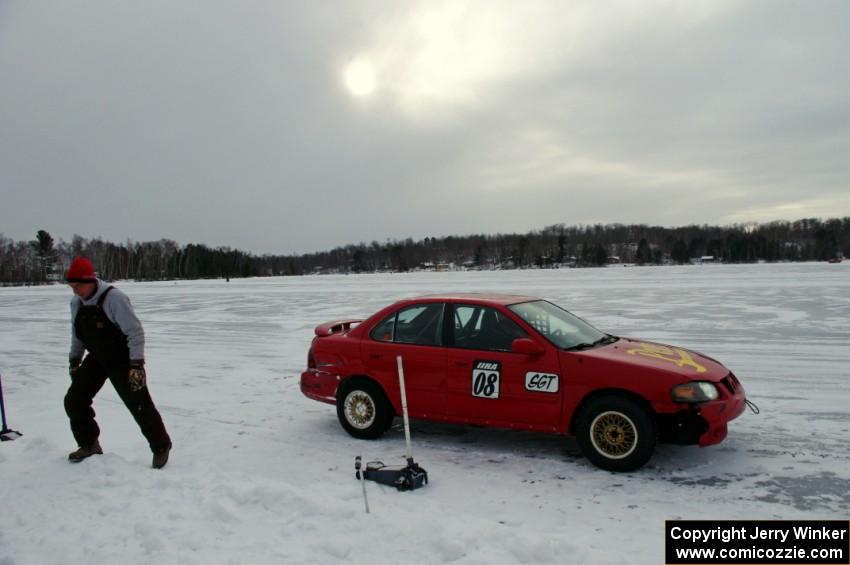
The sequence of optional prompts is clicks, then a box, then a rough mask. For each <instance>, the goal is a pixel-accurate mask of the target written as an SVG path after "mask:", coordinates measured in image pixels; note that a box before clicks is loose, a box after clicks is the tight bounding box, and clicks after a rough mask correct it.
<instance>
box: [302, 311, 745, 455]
mask: <svg viewBox="0 0 850 565" xmlns="http://www.w3.org/2000/svg"><path fill="white" fill-rule="evenodd" d="M315 333H316V336H315V337H314V338H313V342H312V345H311V346H310V352H309V354H308V356H307V370H306V371H304V372H303V373H302V374H301V391H302V392H303V393H304V394H305V395H306V396H308V397H309V398H312V399H314V400H319V401H321V402H327V403H329V404H335V405H336V408H337V416H338V417H339V421H340V423H341V424H342V427H343V428H344V429H345V430H346V431H347V432H348V433H349V434H351V435H352V436H354V437H357V438H362V439H373V438H377V437H379V436H380V435H382V434H383V433H384V432H385V431H386V430H387V429H388V428H389V427H390V425H391V424H392V420H393V418H394V417H395V415H396V414H401V400H400V391H399V384H398V376H397V367H396V356H398V355H400V356H401V357H402V360H403V363H404V373H405V380H406V389H407V404H408V410H409V414H410V417H411V418H419V419H422V420H435V421H444V422H455V423H468V424H475V425H482V426H493V427H500V428H513V429H522V430H536V431H541V432H549V433H556V434H565V435H575V436H576V439H577V441H578V445H579V447H580V448H581V451H582V453H583V454H584V455H585V457H587V458H588V459H589V460H590V461H591V462H592V463H593V464H594V465H597V466H599V467H601V468H603V469H608V470H611V471H631V470H634V469H637V468H639V467H641V466H642V465H644V464H645V463H646V462H647V461H648V460H649V458H650V457H651V456H652V452H653V451H654V449H655V444H656V442H657V441H662V442H669V443H678V444H699V445H700V446H706V445H711V444H715V443H719V442H720V441H722V440H723V438H725V437H726V425H727V423H728V422H729V421H730V420H733V419H734V418H736V417H737V416H739V415H740V414H741V412H743V410H744V407H745V404H746V398H745V395H744V389H743V387H742V386H741V383H740V382H739V381H738V379H737V378H736V377H735V375H733V374H732V372H731V371H730V370H729V369H727V368H726V367H724V366H723V365H721V364H720V363H718V362H717V361H715V360H714V359H711V358H710V357H706V356H705V355H702V354H699V353H695V352H693V351H688V350H685V349H681V348H678V347H673V346H669V345H662V344H658V343H650V342H646V341H641V340H636V339H630V338H620V337H616V336H613V335H609V334H606V333H604V332H601V331H599V330H597V329H596V328H594V327H593V326H591V325H590V324H588V323H587V322H585V321H584V320H582V319H580V318H578V317H576V316H574V315H573V314H570V313H569V312H567V311H566V310H563V309H562V308H560V307H558V306H556V305H554V304H552V303H551V302H547V301H545V300H541V299H539V298H533V297H528V296H506V295H497V294H452V295H440V296H423V297H419V298H411V299H407V300H402V301H400V302H396V303H395V304H393V305H391V306H388V307H386V308H384V309H383V310H381V311H379V312H377V313H376V314H374V315H373V316H371V317H370V318H368V319H366V320H362V321H361V320H339V321H335V322H330V323H326V324H322V325H320V326H318V327H316V330H315Z"/></svg>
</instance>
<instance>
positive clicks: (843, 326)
mask: <svg viewBox="0 0 850 565" xmlns="http://www.w3.org/2000/svg"><path fill="white" fill-rule="evenodd" d="M116 286H119V287H120V288H122V289H123V290H124V291H125V292H126V293H127V294H128V295H129V296H130V298H131V299H132V301H133V303H134V305H135V307H136V311H137V313H138V315H139V317H140V318H141V320H142V322H143V323H144V325H145V331H146V337H147V355H146V357H147V369H148V378H149V384H150V388H151V393H152V396H153V398H154V401H155V402H156V403H157V405H158V406H159V408H160V411H161V412H162V415H163V418H164V419H165V422H166V425H167V426H168V428H169V432H170V433H171V436H172V439H173V441H174V445H175V447H174V451H173V452H172V458H171V461H170V462H169V464H168V466H167V467H166V468H165V469H164V470H162V471H154V470H152V469H150V468H149V465H150V453H149V452H148V450H147V445H146V442H145V440H144V438H143V437H142V436H141V433H140V432H139V431H138V430H137V428H136V427H135V424H134V422H133V421H132V419H131V418H130V415H129V414H128V413H127V411H126V409H125V408H124V406H123V404H121V402H120V400H118V397H117V395H116V394H115V392H114V390H113V389H112V388H111V386H110V385H106V386H105V387H104V389H103V390H102V391H101V392H100V394H99V395H98V397H97V398H96V399H95V409H96V410H97V413H98V421H99V423H100V425H101V428H102V435H101V444H102V445H103V447H104V450H105V452H106V453H105V454H104V455H103V456H99V457H93V458H91V459H88V460H86V461H85V462H83V463H81V464H77V465H72V464H69V463H68V461H67V458H66V457H67V453H68V452H69V451H71V450H72V449H73V448H74V447H75V445H74V441H73V438H72V437H71V434H70V431H69V430H68V425H67V420H66V417H65V413H64V410H63V406H62V399H63V397H64V394H65V391H66V389H67V386H68V382H69V379H68V376H67V354H68V343H69V332H70V323H69V310H68V303H69V300H70V298H71V292H70V290H69V289H68V288H66V287H64V286H51V287H33V288H0V374H2V378H3V390H4V393H5V398H6V408H7V416H8V419H9V426H10V427H11V428H13V429H17V430H19V431H21V432H23V434H24V436H23V437H22V438H20V439H18V440H17V441H13V442H4V443H3V444H2V445H0V479H2V480H0V501H2V510H0V518H2V519H0V565H25V564H27V565H29V564H32V565H44V564H50V563H63V564H75V563H80V564H82V563H88V564H92V563H94V564H113V563H123V564H126V565H130V564H147V563H161V564H164V563H174V564H178V563H179V564H192V563H197V564H199V565H201V564H210V563H234V564H235V563H251V564H264V563H270V564H271V563H287V564H293V563H335V562H340V563H341V562H361V563H363V562H386V563H449V562H453V563H481V564H498V563H535V564H539V563H591V562H592V563H630V564H633V563H646V564H650V563H653V564H657V563H663V561H664V557H663V551H664V534H663V532H664V520H666V519H796V518H810V519H828V518H833V519H847V518H848V515H850V450H848V447H847V442H848V437H850V262H845V263H842V264H839V265H829V264H825V263H817V264H815V263H810V264H765V265H703V266H684V267H646V268H639V267H632V268H624V267H609V268H604V269H569V270H556V271H503V272H456V273H454V272H453V273H411V274H380V275H352V276H342V275H340V276H313V277H293V278H271V279H250V280H236V279H234V280H231V281H230V282H229V283H228V282H225V281H223V280H217V281H178V282H157V283H134V282H119V283H116ZM453 291H497V292H510V293H514V292H515V293H521V294H530V295H538V296H541V297H544V298H547V299H549V300H552V301H553V302H556V303H558V304H560V305H561V306H563V307H565V308H566V309H568V310H570V311H572V312H573V313H575V314H578V315H579V316H582V317H584V318H585V319H587V320H588V321H590V322H591V323H593V324H594V325H595V326H597V327H598V328H600V329H602V330H604V331H607V332H609V333H613V334H616V335H624V336H632V337H641V338H645V339H650V340H656V341H661V342H666V343H672V344H675V345H681V346H684V347H687V348H691V349H695V350H697V351H701V352H704V353H706V354H708V355H710V356H712V357H714V358H716V359H718V360H719V361H721V362H722V363H723V364H725V365H726V366H727V367H729V368H730V369H732V370H733V371H734V372H735V374H736V375H737V376H738V377H739V378H740V380H741V381H742V383H743V385H744V387H745V388H746V390H747V393H748V397H749V398H750V399H751V400H753V401H754V402H756V403H757V404H758V405H759V407H760V408H761V414H760V415H754V414H752V413H751V412H749V411H747V412H745V413H744V414H743V415H742V416H741V417H740V418H738V419H737V420H735V421H734V422H732V423H731V425H730V428H729V436H728V438H727V439H726V440H725V441H724V442H723V443H721V444H720V445H717V446H713V447H708V448H705V449H700V448H698V447H690V446H689V447H679V446H668V445H662V446H659V448H658V449H657V451H656V454H655V456H654V457H653V458H652V459H651V460H650V462H649V464H648V465H647V466H646V467H645V468H643V469H641V470H640V471H638V472H635V473H631V474H611V473H608V472H605V471H601V470H599V469H597V468H595V467H593V466H591V465H590V463H588V462H587V461H586V460H585V459H584V458H583V457H582V456H581V455H580V453H579V451H578V448H577V446H576V444H575V441H574V440H573V439H571V438H563V437H558V436H548V435H542V434H532V433H526V432H512V431H500V430H493V429H481V428H466V427H461V426H454V425H446V424H431V423H423V422H414V423H413V430H412V434H413V443H414V455H415V457H416V459H417V460H418V461H420V462H421V464H422V465H423V466H424V467H425V468H426V469H427V470H428V472H429V475H430V478H431V484H429V485H428V486H427V487H426V488H424V489H421V490H418V491H415V492H412V493H396V492H395V490H393V489H390V488H387V487H380V486H378V485H375V484H371V483H370V484H369V485H368V487H367V488H368V491H369V502H370V505H371V509H372V513H371V514H369V515H366V514H365V513H364V510H363V499H362V494H361V490H360V484H359V483H358V482H357V481H355V480H354V468H353V462H354V456H355V455H358V454H362V455H363V456H364V459H366V460H372V459H381V460H383V461H384V462H386V463H387V464H401V463H403V457H402V456H403V453H404V433H403V431H402V429H401V426H400V424H399V422H400V421H397V424H396V426H394V427H393V429H392V430H391V431H390V432H389V433H388V434H387V435H386V436H384V438H382V439H381V440H379V441H376V442H363V441H358V440H355V439H353V438H351V437H349V436H348V435H347V434H346V433H345V432H344V431H343V430H342V428H341V427H340V426H339V424H338V423H337V420H336V413H335V411H334V408H333V407H332V406H329V405H325V404H320V403H317V402H314V401H311V400H308V399H306V398H305V397H303V396H302V395H301V393H300V390H299V387H298V383H299V375H300V372H301V371H302V370H303V368H304V366H305V364H306V356H307V349H308V347H309V344H310V340H311V339H312V335H313V334H312V332H313V328H314V327H315V326H316V325H317V324H319V323H321V322H325V321H329V320H332V319H338V318H346V317H365V316H367V315H369V314H371V313H373V312H374V311H376V310H377V309H378V308H380V307H382V306H384V305H386V304H388V303H390V302H392V301H395V300H397V299H401V298H405V297H409V296H414V295H418V294H428V293H435V292H453Z"/></svg>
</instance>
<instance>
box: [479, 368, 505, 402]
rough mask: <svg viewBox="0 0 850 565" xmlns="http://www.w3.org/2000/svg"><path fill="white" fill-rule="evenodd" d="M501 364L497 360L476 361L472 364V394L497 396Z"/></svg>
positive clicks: (483, 396)
mask: <svg viewBox="0 0 850 565" xmlns="http://www.w3.org/2000/svg"><path fill="white" fill-rule="evenodd" d="M501 376H502V364H501V363H500V362H498V361H476V362H475V363H473V365H472V396H477V397H479V398H499V380H500V379H501Z"/></svg>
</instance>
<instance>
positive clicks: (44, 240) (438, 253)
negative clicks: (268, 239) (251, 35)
mask: <svg viewBox="0 0 850 565" xmlns="http://www.w3.org/2000/svg"><path fill="white" fill-rule="evenodd" d="M78 255H83V256H85V257H88V258H90V259H91V260H92V261H93V262H94V264H95V266H96V268H97V270H98V275H99V276H100V277H101V278H103V279H105V280H116V279H136V280H172V279H205V278H230V277H257V276H280V275H304V274H313V273H368V272H377V271H402V272H403V271H410V270H415V269H441V268H467V269H512V268H529V267H539V268H551V267H564V266H570V267H573V266H575V267H589V266H602V265H606V264H610V263H634V264H638V265H648V264H663V263H677V264H683V263H688V262H692V261H695V260H698V261H702V260H712V261H716V262H724V263H747V262H756V261H827V260H830V259H835V258H839V257H843V256H850V217H845V218H840V219H828V220H821V219H817V218H810V219H802V220H798V221H795V222H785V221H777V222H770V223H764V224H746V225H742V224H735V225H730V226H708V225H689V226H683V227H661V226H648V225H644V224H639V225H623V224H596V225H572V226H567V225H565V224H556V225H552V226H547V227H545V228H543V229H541V230H535V231H530V232H528V233H524V234H495V235H485V234H478V235H465V236H446V237H426V238H424V239H421V240H418V241H414V240H413V239H412V238H408V239H405V240H387V241H385V242H383V243H379V242H377V241H373V242H372V243H369V244H367V243H360V244H356V245H346V246H341V247H336V248H334V249H331V250H329V251H322V252H316V253H306V254H296V255H253V254H251V253H249V252H245V251H241V250H237V249H231V248H230V247H215V248H211V247H208V246H206V245H202V244H188V245H185V246H181V245H179V244H178V243H176V242H175V241H172V240H169V239H161V240H159V241H149V242H132V241H127V242H125V243H123V244H116V243H112V242H108V241H103V240H102V239H101V238H94V239H86V238H83V237H81V236H79V235H74V237H73V238H72V240H71V241H70V242H65V241H63V240H61V239H60V240H59V241H56V240H54V239H53V237H52V236H51V235H50V233H49V232H47V231H45V230H38V231H37V232H36V236H35V239H33V240H31V241H17V242H16V241H13V240H11V239H10V238H7V237H5V236H3V234H0V284H6V285H8V284H38V283H45V282H50V281H57V280H61V279H62V275H63V273H64V269H65V268H67V266H68V264H69V263H70V262H71V259H72V258H73V257H75V256H78Z"/></svg>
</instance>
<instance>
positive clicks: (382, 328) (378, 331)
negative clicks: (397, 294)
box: [369, 312, 396, 341]
mask: <svg viewBox="0 0 850 565" xmlns="http://www.w3.org/2000/svg"><path fill="white" fill-rule="evenodd" d="M395 315H396V313H395V312H393V313H392V314H390V315H389V316H387V317H386V318H385V319H384V320H383V321H382V322H381V323H380V324H378V325H377V326H375V327H374V328H372V332H371V333H370V334H369V336H370V337H371V338H372V339H374V340H375V341H392V340H393V336H394V335H395Z"/></svg>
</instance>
